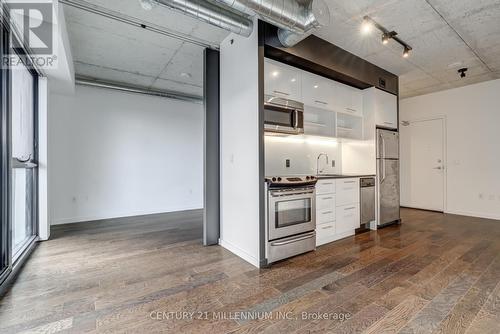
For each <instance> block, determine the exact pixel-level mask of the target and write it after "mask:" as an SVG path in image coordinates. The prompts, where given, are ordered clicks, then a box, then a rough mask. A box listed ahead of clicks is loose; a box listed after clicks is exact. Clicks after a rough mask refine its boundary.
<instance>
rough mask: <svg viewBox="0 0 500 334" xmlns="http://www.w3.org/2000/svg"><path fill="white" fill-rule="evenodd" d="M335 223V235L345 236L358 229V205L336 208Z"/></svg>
mask: <svg viewBox="0 0 500 334" xmlns="http://www.w3.org/2000/svg"><path fill="white" fill-rule="evenodd" d="M336 222H337V234H345V233H348V232H351V231H353V230H355V229H357V228H359V226H360V220H359V203H353V204H349V205H344V206H339V207H337V214H336Z"/></svg>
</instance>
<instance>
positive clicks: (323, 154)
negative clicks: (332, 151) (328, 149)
mask: <svg viewBox="0 0 500 334" xmlns="http://www.w3.org/2000/svg"><path fill="white" fill-rule="evenodd" d="M322 156H325V157H326V166H328V164H329V163H330V160H329V158H328V154H326V153H320V154H319V155H318V158H316V175H319V174H321V173H323V171H324V170H325V168H323V169H321V170H319V159H321V157H322ZM326 166H325V167H326Z"/></svg>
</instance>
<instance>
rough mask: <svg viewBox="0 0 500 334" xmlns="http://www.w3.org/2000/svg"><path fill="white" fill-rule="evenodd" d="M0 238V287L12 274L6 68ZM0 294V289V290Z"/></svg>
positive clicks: (4, 35) (1, 50)
mask: <svg viewBox="0 0 500 334" xmlns="http://www.w3.org/2000/svg"><path fill="white" fill-rule="evenodd" d="M0 34H1V36H0V43H1V45H0V56H1V57H2V58H3V56H4V54H7V53H8V52H9V51H8V49H9V36H10V29H9V26H8V24H6V23H5V22H4V21H3V20H2V21H1V22H0ZM0 71H1V74H2V75H1V77H0V94H1V97H2V99H1V101H2V103H1V105H0V127H1V128H0V145H1V146H0V167H1V169H0V171H1V173H0V209H1V210H0V212H1V216H0V237H1V238H2V239H3V240H2V242H1V246H2V248H3V249H0V251H1V252H0V256H1V254H2V253H3V254H4V255H5V256H6V257H7V258H6V259H5V260H6V265H7V267H6V269H5V271H4V272H0V286H2V283H4V282H5V281H6V280H7V278H8V277H9V275H10V274H11V272H12V226H11V219H10V187H11V185H10V175H9V174H10V163H11V161H10V147H11V143H10V125H9V124H10V118H9V111H10V93H9V92H10V88H9V83H10V71H9V69H7V68H0ZM0 292H1V289H0Z"/></svg>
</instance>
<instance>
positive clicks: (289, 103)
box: [264, 95, 304, 134]
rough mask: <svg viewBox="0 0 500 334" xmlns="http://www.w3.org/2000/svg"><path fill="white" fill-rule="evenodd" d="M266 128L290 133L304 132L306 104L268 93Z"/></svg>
mask: <svg viewBox="0 0 500 334" xmlns="http://www.w3.org/2000/svg"><path fill="white" fill-rule="evenodd" d="M264 130H265V131H267V132H277V133H288V134H301V133H304V104H303V103H301V102H297V101H293V100H287V99H283V98H280V97H276V96H271V95H266V98H265V102H264Z"/></svg>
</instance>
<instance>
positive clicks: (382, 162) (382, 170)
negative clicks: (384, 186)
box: [380, 159, 385, 183]
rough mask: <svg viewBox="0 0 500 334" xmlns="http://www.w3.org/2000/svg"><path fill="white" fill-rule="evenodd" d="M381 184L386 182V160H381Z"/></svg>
mask: <svg viewBox="0 0 500 334" xmlns="http://www.w3.org/2000/svg"><path fill="white" fill-rule="evenodd" d="M380 174H381V175H380V176H381V178H380V183H383V182H384V180H385V160H384V159H380Z"/></svg>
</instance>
